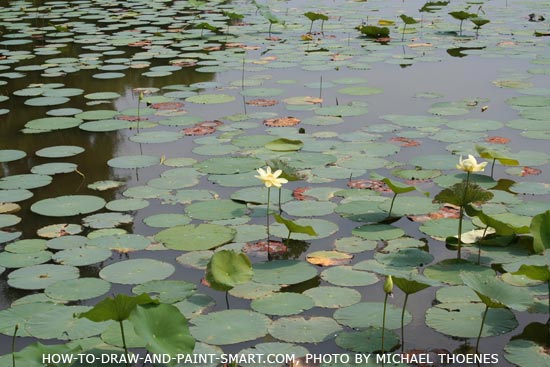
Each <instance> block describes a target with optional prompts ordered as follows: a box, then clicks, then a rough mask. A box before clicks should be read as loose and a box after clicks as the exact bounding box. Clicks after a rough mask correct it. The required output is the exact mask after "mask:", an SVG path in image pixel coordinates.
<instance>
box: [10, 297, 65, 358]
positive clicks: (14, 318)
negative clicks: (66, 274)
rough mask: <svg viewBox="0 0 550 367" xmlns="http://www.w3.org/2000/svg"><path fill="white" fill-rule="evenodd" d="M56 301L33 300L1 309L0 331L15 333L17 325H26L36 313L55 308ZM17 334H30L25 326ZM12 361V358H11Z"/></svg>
mask: <svg viewBox="0 0 550 367" xmlns="http://www.w3.org/2000/svg"><path fill="white" fill-rule="evenodd" d="M55 307H56V305H55V304H54V303H46V302H32V303H28V304H19V305H12V306H11V307H8V308H5V309H3V310H2V311H0V333H2V334H4V335H13V330H14V328H15V325H25V324H26V322H27V321H28V320H29V319H30V318H31V317H32V316H34V315H36V314H40V313H44V312H46V311H48V310H51V309H53V308H55ZM17 335H19V336H29V333H28V332H27V331H26V330H25V328H20V329H19V331H18V333H17ZM10 362H11V358H10Z"/></svg>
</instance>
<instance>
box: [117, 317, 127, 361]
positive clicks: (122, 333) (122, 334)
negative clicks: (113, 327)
mask: <svg viewBox="0 0 550 367" xmlns="http://www.w3.org/2000/svg"><path fill="white" fill-rule="evenodd" d="M118 324H119V325H120V335H121V336H122V347H123V348H124V356H125V357H126V358H125V359H126V367H130V364H129V363H128V347H127V346H126V336H125V335H124V326H123V325H122V320H121V321H119V322H118Z"/></svg>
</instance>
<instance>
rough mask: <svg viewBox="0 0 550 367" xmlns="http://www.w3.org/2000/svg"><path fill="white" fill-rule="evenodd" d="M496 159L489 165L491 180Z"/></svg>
mask: <svg viewBox="0 0 550 367" xmlns="http://www.w3.org/2000/svg"><path fill="white" fill-rule="evenodd" d="M496 160H497V159H496V158H493V164H491V178H493V171H494V169H495V162H496Z"/></svg>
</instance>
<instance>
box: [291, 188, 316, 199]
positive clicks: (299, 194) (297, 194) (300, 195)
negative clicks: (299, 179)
mask: <svg viewBox="0 0 550 367" xmlns="http://www.w3.org/2000/svg"><path fill="white" fill-rule="evenodd" d="M309 189H310V187H297V188H295V189H294V191H292V197H293V198H294V199H296V200H300V201H303V200H313V198H312V197H311V196H307V195H304V193H305V192H306V191H307V190H309Z"/></svg>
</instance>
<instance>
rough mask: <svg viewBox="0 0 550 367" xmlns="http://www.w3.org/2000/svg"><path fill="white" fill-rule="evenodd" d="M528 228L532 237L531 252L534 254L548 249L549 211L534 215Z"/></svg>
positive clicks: (549, 244) (549, 246)
mask: <svg viewBox="0 0 550 367" xmlns="http://www.w3.org/2000/svg"><path fill="white" fill-rule="evenodd" d="M529 228H530V230H531V235H532V236H533V250H534V251H535V252H536V253H541V252H543V251H544V250H546V249H547V248H550V210H547V211H546V212H544V213H541V214H538V215H535V216H534V217H533V219H532V220H531V225H530V227H529Z"/></svg>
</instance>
